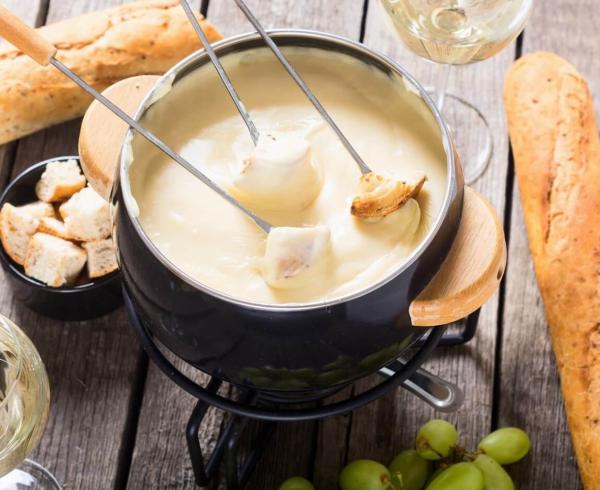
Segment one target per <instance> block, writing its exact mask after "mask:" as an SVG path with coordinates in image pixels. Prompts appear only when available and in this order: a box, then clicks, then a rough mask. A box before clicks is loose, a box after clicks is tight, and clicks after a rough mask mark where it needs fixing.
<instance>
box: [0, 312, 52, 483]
mask: <svg viewBox="0 0 600 490" xmlns="http://www.w3.org/2000/svg"><path fill="white" fill-rule="evenodd" d="M49 405H50V389H49V385H48V376H47V374H46V369H45V367H44V364H43V362H42V360H41V358H40V355H39V353H38V352H37V350H36V348H35V346H34V345H33V343H32V342H31V340H29V338H28V337H27V336H26V335H25V333H24V332H23V331H22V330H21V329H19V328H18V327H17V326H16V325H15V324H14V323H13V322H11V321H10V320H8V319H7V318H5V317H3V316H2V315H0V489H2V490H12V489H14V490H25V489H36V490H38V489H43V490H46V489H52V490H56V489H60V485H58V483H57V482H56V479H55V478H54V477H53V476H52V475H50V474H49V473H48V472H47V471H46V470H44V469H43V468H42V467H41V466H39V465H38V464H37V463H34V462H33V461H29V460H26V459H25V458H26V457H27V455H28V454H29V453H30V452H31V451H32V450H33V448H34V447H35V446H36V445H37V443H38V442H39V439H40V436H41V434H42V431H43V430H44V426H45V424H46V419H47V417H48V407H49Z"/></svg>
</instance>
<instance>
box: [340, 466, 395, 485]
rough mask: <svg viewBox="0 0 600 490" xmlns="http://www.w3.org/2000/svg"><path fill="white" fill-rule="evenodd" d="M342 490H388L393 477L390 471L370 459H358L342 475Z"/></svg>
mask: <svg viewBox="0 0 600 490" xmlns="http://www.w3.org/2000/svg"><path fill="white" fill-rule="evenodd" d="M340 488H341V489H342V490H388V489H390V488H392V487H391V477H390V472H389V471H388V469H387V468H386V467H385V466H383V465H382V464H379V463H377V462H375V461H371V460H369V459H358V460H356V461H353V462H352V463H350V464H349V465H348V466H346V467H345V468H344V469H343V470H342V472H341V473H340Z"/></svg>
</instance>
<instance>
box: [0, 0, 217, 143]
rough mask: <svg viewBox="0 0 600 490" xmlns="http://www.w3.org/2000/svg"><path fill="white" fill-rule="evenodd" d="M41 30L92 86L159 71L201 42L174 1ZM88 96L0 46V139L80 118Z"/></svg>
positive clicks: (210, 32)
mask: <svg viewBox="0 0 600 490" xmlns="http://www.w3.org/2000/svg"><path fill="white" fill-rule="evenodd" d="M202 26H203V28H204V31H205V32H206V35H207V37H208V39H209V40H210V41H211V42H214V41H216V40H218V39H220V38H221V35H220V34H219V32H218V31H217V30H216V28H215V27H214V26H212V25H211V24H210V23H208V22H207V21H203V22H202ZM39 31H40V33H41V34H42V35H43V36H44V37H46V39H48V40H49V41H50V42H51V43H53V44H54V45H55V46H56V47H57V48H58V54H57V58H58V59H60V60H61V61H62V62H63V63H65V64H66V65H67V66H68V67H69V68H71V69H72V70H73V71H75V73H77V74H79V75H80V76H82V77H83V78H84V79H85V80H86V81H87V82H89V83H90V84H91V85H93V86H94V88H96V89H97V90H104V89H105V88H106V87H108V86H109V85H112V84H113V83H115V82H117V81H118V80H121V79H123V78H127V77H131V76H135V75H140V74H162V73H163V72H164V71H166V70H167V69H169V68H170V67H171V66H173V65H174V64H175V63H177V62H178V61H180V60H181V59H183V58H184V57H185V56H187V55H189V54H190V53H192V52H194V51H196V50H197V49H200V47H201V45H200V42H199V40H198V36H197V35H196V34H195V32H194V30H193V28H192V26H191V25H190V23H189V21H188V20H187V17H186V16H185V13H184V11H183V9H182V8H181V7H180V5H179V2H178V1H177V0H150V1H143V2H136V3H130V4H126V5H123V6H119V7H115V8H112V9H108V10H104V11H100V12H93V13H89V14H86V15H83V16H81V17H76V18H72V19H68V20H64V21H62V22H58V23H56V24H52V25H49V26H46V27H42V28H41V29H40V30H39ZM90 102H91V98H90V97H89V96H88V95H87V94H86V93H85V92H83V91H82V90H81V89H80V88H79V87H77V86H76V85H75V84H73V83H72V82H71V81H69V80H68V79H67V78H66V77H65V76H64V75H62V74H61V73H60V72H58V71H57V70H56V69H55V68H53V67H51V66H45V67H41V66H39V65H37V64H36V63H35V62H34V61H33V60H31V59H30V58H28V57H27V56H25V55H23V54H22V53H21V52H20V51H18V50H17V49H15V48H13V47H12V46H11V45H9V44H7V43H3V44H2V45H0V144H2V143H6V142H8V141H11V140H14V139H17V138H20V137H22V136H25V135H27V134H30V133H33V132H35V131H37V130H39V129H43V128H45V127H48V126H51V125H53V124H58V123H60V122H64V121H67V120H69V119H73V118H75V117H79V116H81V115H83V113H84V112H85V109H86V108H87V107H88V106H89V104H90Z"/></svg>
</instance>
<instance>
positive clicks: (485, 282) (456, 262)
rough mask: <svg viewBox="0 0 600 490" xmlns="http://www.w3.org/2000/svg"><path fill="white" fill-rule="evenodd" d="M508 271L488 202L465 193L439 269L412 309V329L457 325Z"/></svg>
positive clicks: (496, 221) (501, 235)
mask: <svg viewBox="0 0 600 490" xmlns="http://www.w3.org/2000/svg"><path fill="white" fill-rule="evenodd" d="M505 267H506V241H505V239H504V230H503V228H502V224H501V223H500V220H499V219H498V215H497V214H496V211H495V210H494V208H492V206H491V205H490V204H489V202H488V201H487V200H486V199H485V198H484V197H483V196H481V195H480V194H478V193H477V192H475V191H474V190H473V189H471V188H470V187H465V197H464V204H463V213H462V218H461V222H460V225H459V228H458V232H457V235H456V238H455V240H454V244H453V245H452V248H451V249H450V253H449V254H448V256H447V257H446V260H445V261H444V263H443V264H442V267H441V268H440V270H439V271H438V273H437V274H436V275H435V277H434V278H433V279H432V280H431V282H430V283H429V284H428V285H427V287H426V288H425V289H424V290H423V291H422V292H421V294H419V296H418V297H417V298H416V299H415V300H414V301H413V302H412V303H411V305H410V310H409V312H410V317H411V320H412V324H413V325H415V326H419V327H433V326H437V325H444V324H447V323H452V322H455V321H457V320H460V319H462V318H464V317H466V316H468V315H470V314H471V313H473V312H474V311H475V310H477V309H478V308H479V307H480V306H481V305H483V303H485V302H486V301H487V300H488V299H489V298H490V297H491V296H492V295H493V294H494V293H495V292H496V290H497V289H498V286H499V285H500V280H501V279H502V276H503V275H504V269H505Z"/></svg>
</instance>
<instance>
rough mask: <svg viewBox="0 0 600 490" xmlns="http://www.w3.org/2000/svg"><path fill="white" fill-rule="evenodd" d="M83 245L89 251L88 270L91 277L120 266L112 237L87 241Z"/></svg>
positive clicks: (108, 272)
mask: <svg viewBox="0 0 600 490" xmlns="http://www.w3.org/2000/svg"><path fill="white" fill-rule="evenodd" d="M81 246H82V247H83V248H84V249H85V251H86V252H87V256H88V261H87V270H88V275H89V276H90V278H92V279H93V278H95V277H101V276H105V275H106V274H110V273H111V272H113V271H116V270H117V269H118V268H119V266H118V264H117V254H116V252H115V244H114V242H113V240H112V238H108V239H106V240H98V241H97V242H87V243H84V244H82V245H81Z"/></svg>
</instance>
